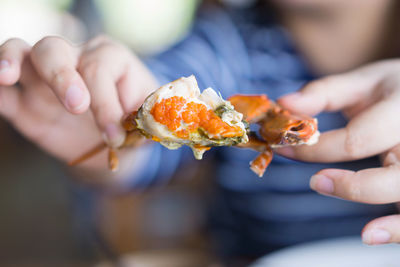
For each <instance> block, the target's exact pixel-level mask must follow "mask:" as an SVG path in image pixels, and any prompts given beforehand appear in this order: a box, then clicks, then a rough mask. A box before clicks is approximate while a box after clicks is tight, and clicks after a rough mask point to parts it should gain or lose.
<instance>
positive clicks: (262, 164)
mask: <svg viewBox="0 0 400 267" xmlns="http://www.w3.org/2000/svg"><path fill="white" fill-rule="evenodd" d="M248 136H249V142H247V143H245V144H240V145H238V147H243V148H250V149H253V150H256V151H259V152H261V153H260V154H259V155H258V156H257V157H256V158H255V159H254V160H253V161H251V162H250V169H251V170H252V171H253V172H254V173H255V174H257V175H258V176H259V177H261V176H263V174H264V172H265V170H266V169H267V167H268V165H269V164H270V163H271V160H272V157H273V152H272V149H271V147H270V146H269V144H268V143H267V142H266V141H264V140H262V139H261V138H259V137H258V136H257V135H256V133H254V132H250V134H249V135H248Z"/></svg>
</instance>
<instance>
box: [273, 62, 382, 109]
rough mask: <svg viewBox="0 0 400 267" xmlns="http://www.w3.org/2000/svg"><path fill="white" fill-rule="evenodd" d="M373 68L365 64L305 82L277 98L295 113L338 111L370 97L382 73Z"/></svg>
mask: <svg viewBox="0 0 400 267" xmlns="http://www.w3.org/2000/svg"><path fill="white" fill-rule="evenodd" d="M380 73H382V72H381V71H379V70H376V68H372V67H371V66H369V67H364V68H361V69H357V70H354V71H351V72H347V73H344V74H338V75H331V76H327V77H324V78H321V79H318V80H315V81H312V82H310V83H308V84H306V85H305V86H304V87H303V88H302V89H301V90H300V91H298V92H295V93H291V94H288V95H285V96H283V97H281V98H280V99H279V100H278V101H277V102H278V103H279V104H280V105H282V106H283V107H284V108H287V109H289V110H290V111H292V112H294V113H301V114H307V115H311V116H314V115H316V114H318V113H320V112H322V111H338V110H341V109H343V108H346V107H349V106H352V105H355V104H356V103H358V102H360V101H363V100H364V99H366V98H369V97H370V96H371V95H372V92H373V90H374V88H375V87H376V85H377V84H378V83H379V82H380V80H381V79H382V77H383V75H380Z"/></svg>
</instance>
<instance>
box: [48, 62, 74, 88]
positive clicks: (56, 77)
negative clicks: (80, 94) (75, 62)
mask: <svg viewBox="0 0 400 267" xmlns="http://www.w3.org/2000/svg"><path fill="white" fill-rule="evenodd" d="M72 74H73V70H72V69H71V68H70V67H68V66H63V67H60V68H58V69H55V70H53V73H52V76H51V77H52V78H51V80H50V85H51V86H52V87H54V88H59V87H61V86H63V85H64V84H66V83H67V82H68V80H69V79H70V78H71V76H72Z"/></svg>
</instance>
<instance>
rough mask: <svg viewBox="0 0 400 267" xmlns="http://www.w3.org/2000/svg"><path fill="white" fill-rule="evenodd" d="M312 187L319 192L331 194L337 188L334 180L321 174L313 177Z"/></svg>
mask: <svg viewBox="0 0 400 267" xmlns="http://www.w3.org/2000/svg"><path fill="white" fill-rule="evenodd" d="M310 187H311V188H312V189H314V190H316V191H318V192H319V193H322V194H327V195H331V194H332V193H333V191H334V189H335V187H334V184H333V181H332V180H331V179H329V178H328V177H326V176H325V175H321V174H316V175H313V176H312V177H311V180H310Z"/></svg>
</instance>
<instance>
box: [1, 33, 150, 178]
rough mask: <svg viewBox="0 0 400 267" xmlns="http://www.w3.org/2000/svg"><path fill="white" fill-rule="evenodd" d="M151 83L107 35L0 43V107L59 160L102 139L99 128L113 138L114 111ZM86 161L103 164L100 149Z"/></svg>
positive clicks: (138, 99)
mask: <svg viewBox="0 0 400 267" xmlns="http://www.w3.org/2000/svg"><path fill="white" fill-rule="evenodd" d="M156 87H157V83H156V81H155V79H154V77H153V75H152V74H151V73H150V72H149V70H148V69H147V68H146V67H145V66H144V65H143V64H142V63H141V61H140V60H139V59H138V58H137V57H135V56H134V55H133V54H132V53H131V52H130V50H129V49H128V48H126V47H124V46H123V45H121V44H118V43H116V42H114V41H111V40H110V39H108V38H107V37H103V36H101V37H97V38H94V39H93V40H90V41H89V42H87V43H85V44H83V45H80V46H74V45H72V44H70V43H69V42H67V41H66V40H64V39H62V38H59V37H46V38H44V39H42V40H41V41H39V42H38V43H36V44H35V45H34V46H33V47H31V46H29V45H28V44H27V43H25V42H24V41H23V40H20V39H10V40H8V41H6V42H5V43H4V44H3V45H1V47H0V115H2V116H3V117H4V118H5V119H7V120H8V121H9V122H10V123H11V124H12V125H13V126H14V127H15V128H16V129H17V130H18V131H19V132H20V133H21V134H23V135H24V136H26V137H27V138H28V139H30V140H31V141H32V142H34V143H35V144H37V145H38V146H39V147H41V148H42V149H43V150H45V151H47V152H48V153H50V154H51V155H53V156H55V157H57V158H58V159H60V160H62V161H65V162H68V161H71V160H72V159H74V158H76V157H77V156H79V155H81V154H82V153H84V152H86V151H87V150H89V149H91V148H92V147H93V146H95V145H96V144H98V143H100V142H103V138H102V136H103V137H104V139H105V141H106V142H107V143H108V144H109V145H110V146H113V147H118V146H120V145H121V144H122V142H123V141H124V138H125V131H124V129H123V128H122V127H121V118H122V117H123V116H124V114H127V113H129V112H131V111H133V110H136V109H137V108H138V107H139V106H140V105H141V104H142V102H143V101H144V99H145V97H146V96H147V95H148V94H149V93H150V92H151V91H153V90H154V89H156ZM97 158H98V157H97ZM86 166H87V167H90V168H94V169H97V170H100V169H101V170H102V169H105V168H106V167H107V162H106V161H105V156H104V157H103V158H102V159H101V160H89V161H88V162H86Z"/></svg>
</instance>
